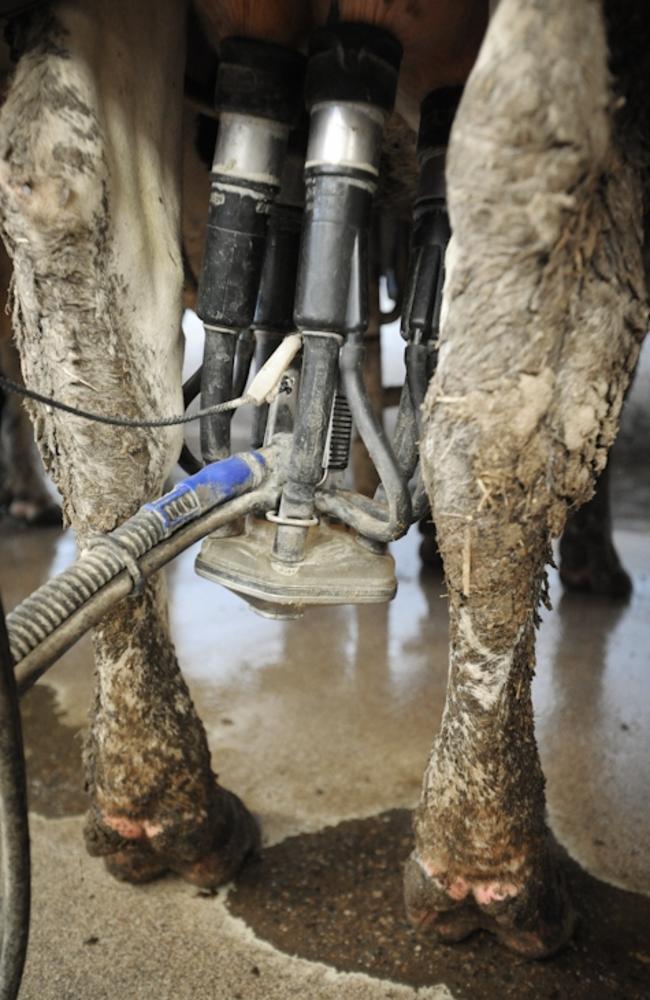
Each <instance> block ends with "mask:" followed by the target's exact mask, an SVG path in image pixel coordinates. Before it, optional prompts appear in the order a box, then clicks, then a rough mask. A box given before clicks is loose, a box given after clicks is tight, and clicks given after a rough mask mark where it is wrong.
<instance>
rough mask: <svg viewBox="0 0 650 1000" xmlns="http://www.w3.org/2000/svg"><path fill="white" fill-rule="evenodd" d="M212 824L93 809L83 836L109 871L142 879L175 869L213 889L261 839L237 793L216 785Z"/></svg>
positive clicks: (124, 878) (232, 873)
mask: <svg viewBox="0 0 650 1000" xmlns="http://www.w3.org/2000/svg"><path fill="white" fill-rule="evenodd" d="M215 791H216V794H215V799H214V801H213V808H212V810H211V815H212V820H211V825H210V829H209V830H206V827H205V823H203V824H201V825H200V827H199V828H198V829H192V828H189V829H183V830H180V829H178V828H177V827H174V828H168V829H165V827H164V825H161V824H157V823H154V822H150V821H147V820H144V819H133V818H130V817H128V818H127V817H118V816H113V815H111V816H106V815H103V816H100V814H99V812H98V811H97V810H93V811H91V812H90V814H89V816H88V819H87V822H86V827H85V830H84V838H85V841H86V848H87V850H88V853H89V854H91V855H93V856H95V857H103V858H104V863H105V865H106V869H107V871H108V872H109V873H110V874H111V875H113V876H114V877H115V878H117V879H119V880H120V881H123V882H131V883H133V884H136V885H137V884H141V883H144V882H150V881H152V880H153V879H156V878H159V877H160V876H162V875H165V874H166V873H167V872H174V873H175V874H177V875H180V876H181V877H182V878H184V879H185V880H186V881H187V882H191V883H192V884H193V885H197V886H200V887H201V888H204V889H215V888H217V886H219V885H223V884H224V883H225V882H229V881H230V880H231V879H232V878H233V877H234V876H235V875H236V874H237V872H238V870H239V869H240V868H241V866H242V865H243V864H244V862H245V861H246V859H247V858H248V857H249V856H251V855H253V854H255V853H256V852H257V851H258V849H259V845H260V833H259V828H258V825H257V822H256V821H255V819H254V818H253V816H252V815H251V813H249V811H248V809H247V808H246V806H245V805H244V804H243V802H241V800H240V799H239V798H238V797H237V796H236V795H235V794H234V793H233V792H229V791H227V790H226V789H225V788H221V787H220V786H219V785H216V789H215Z"/></svg>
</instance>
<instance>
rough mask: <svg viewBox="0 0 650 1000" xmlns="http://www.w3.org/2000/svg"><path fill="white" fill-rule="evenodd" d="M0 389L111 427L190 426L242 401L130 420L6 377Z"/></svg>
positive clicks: (2, 378) (3, 376)
mask: <svg viewBox="0 0 650 1000" xmlns="http://www.w3.org/2000/svg"><path fill="white" fill-rule="evenodd" d="M0 387H2V388H3V389H6V390H8V392H13V393H15V394H16V395H17V396H26V397H27V399H34V400H35V401H36V402H37V403H44V404H45V405H46V406H53V407H54V409H56V410H63V412H64V413H72V414H73V416H75V417H82V418H83V419H84V420H94V421H95V422H96V423H98V424H111V425H112V426H113V427H174V426H176V425H177V424H191V423H192V421H193V420H199V419H200V418H201V417H210V416H212V414H213V413H223V412H224V411H225V410H234V409H236V407H237V406H241V404H242V402H244V400H242V399H229V400H227V401H226V402H225V403H215V404H214V406H206V408H205V409H204V410H197V411H196V413H192V414H190V415H189V416H188V415H187V414H184V415H183V416H175V417H162V418H160V419H159V420H131V419H130V418H129V417H108V416H105V415H104V414H102V413H90V412H89V411H88V410H80V409H77V407H76V406H69V405H68V403H62V402H61V401H60V400H58V399H52V397H51V396H44V395H43V394H42V393H40V392H35V391H34V390H33V389H28V388H27V387H26V386H24V385H19V384H18V382H13V381H12V380H11V379H10V378H7V377H6V375H0Z"/></svg>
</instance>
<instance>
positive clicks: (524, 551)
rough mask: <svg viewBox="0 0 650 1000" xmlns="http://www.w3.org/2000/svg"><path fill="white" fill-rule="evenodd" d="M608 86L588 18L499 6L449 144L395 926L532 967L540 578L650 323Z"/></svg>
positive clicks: (581, 496) (539, 907) (584, 4)
mask: <svg viewBox="0 0 650 1000" xmlns="http://www.w3.org/2000/svg"><path fill="white" fill-rule="evenodd" d="M610 87H611V84H610V79H609V76H608V69H607V48H606V41H605V32H604V27H603V23H602V15H601V8H600V5H599V4H597V3H593V2H590V0H576V2H575V3H572V4H566V3H564V0H538V2H537V3H535V4H530V3H528V2H527V0H502V2H501V4H500V6H499V8H498V11H497V13H496V15H495V18H494V19H493V21H492V22H491V25H490V28H489V30H488V35H487V38H486V42H485V44H484V48H483V50H482V52H481V55H480V56H479V60H478V62H477V64H476V66H475V68H474V71H473V73H472V76H471V77H470V81H469V82H468V85H467V88H466V91H465V95H464V98H463V101H462V103H461V107H460V110H459V113H458V118H457V120H456V124H455V126H454V132H453V134H452V142H451V147H450V154H449V169H448V180H449V202H450V210H451V217H452V228H453V231H454V240H455V241H456V242H455V251H454V252H453V253H452V255H451V257H452V259H451V267H450V272H449V285H448V289H447V293H446V294H447V307H448V311H447V314H446V319H445V321H444V323H443V332H442V337H441V346H440V361H439V368H438V373H437V376H436V378H435V379H434V382H433V383H432V386H431V388H430V392H429V396H428V400H427V407H426V409H427V416H426V432H425V434H424V443H423V463H424V466H425V475H426V478H427V482H428V486H429V488H430V492H431V496H432V502H433V514H434V518H435V523H436V526H437V530H438V540H439V544H440V549H441V552H442V555H443V560H444V564H445V572H446V578H447V584H448V591H449V605H450V624H451V657H450V676H449V686H448V694H447V704H446V708H445V712H444V716H443V721H442V725H441V729H440V733H439V735H438V736H437V738H436V740H435V743H434V747H433V752H432V755H431V759H430V762H429V765H428V769H427V772H426V775H425V780H424V786H423V793H422V799H421V803H420V806H419V809H418V811H417V814H416V820H415V830H416V846H415V851H414V852H413V855H412V856H411V859H410V861H409V863H408V865H407V870H406V900H407V906H408V909H409V912H410V915H411V917H412V919H413V920H414V922H416V923H419V924H421V925H428V926H431V927H433V928H435V929H437V931H438V932H439V934H440V935H441V936H442V937H443V938H446V939H448V940H456V939H458V938H460V937H462V936H464V935H466V934H467V933H469V932H471V931H472V930H474V929H476V928H477V927H486V928H489V929H490V930H492V931H495V932H496V933H498V934H499V936H500V937H501V938H502V940H503V941H504V942H505V943H506V944H508V945H509V946H510V947H512V948H513V949H515V950H517V951H519V952H521V953H523V954H525V955H528V956H531V957H532V956H540V955H544V954H547V953H549V952H552V951H553V950H555V949H556V948H558V947H559V946H560V945H561V944H562V943H563V942H564V941H565V940H566V937H567V936H568V934H569V933H570V931H571V927H572V915H571V909H570V906H569V904H568V901H567V899H566V896H565V891H564V888H563V883H562V877H561V872H560V871H559V869H558V868H557V867H556V865H555V863H554V861H553V857H552V854H551V852H550V850H549V844H548V832H547V828H546V825H545V818H544V779H543V776H542V771H541V767H540V763H539V758H538V753H537V747H536V744H535V736H534V729H533V711H532V705H531V691H530V689H531V678H532V675H533V670H534V641H535V627H536V624H537V614H538V606H539V602H540V600H542V601H543V599H544V595H545V574H544V564H545V562H546V560H547V558H548V555H549V541H550V538H551V536H552V535H555V534H558V533H559V532H560V530H561V529H562V526H563V523H564V520H565V516H566V511H567V508H568V507H569V506H570V505H572V504H575V503H578V502H581V501H583V500H585V499H586V498H587V497H588V496H589V495H590V492H591V490H592V487H593V482H594V479H595V476H596V474H597V473H598V471H599V470H601V469H602V468H603V466H604V464H605V461H606V456H607V449H608V447H609V445H610V444H611V442H612V439H613V436H614V433H615V429H616V423H617V419H618V413H619V410H620V406H621V402H622V399H623V395H624V392H625V388H626V385H627V383H628V381H629V378H630V374H631V371H632V369H633V366H634V363H635V361H636V358H637V356H638V351H639V345H640V342H641V339H642V337H643V334H644V332H645V329H646V322H647V309H646V291H645V284H644V277H643V269H642V259H641V256H642V255H641V244H642V233H641V221H640V220H641V219H642V214H643V213H642V210H641V197H640V182H639V179H638V176H637V174H636V173H635V171H634V170H633V169H632V168H631V167H630V166H629V165H628V162H629V161H628V157H627V150H628V147H627V138H626V136H627V133H625V132H624V129H623V123H622V122H620V121H619V117H618V115H620V112H619V113H618V115H617V113H616V112H615V111H613V108H614V107H615V106H616V105H615V102H614V100H613V95H612V93H611V89H610ZM619 107H620V105H619Z"/></svg>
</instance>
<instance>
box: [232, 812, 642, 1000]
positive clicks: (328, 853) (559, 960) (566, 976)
mask: <svg viewBox="0 0 650 1000" xmlns="http://www.w3.org/2000/svg"><path fill="white" fill-rule="evenodd" d="M411 846H412V833H411V824H410V814H409V813H408V812H407V811H406V810H391V811H389V812H385V813H382V814H381V815H380V816H375V817H372V818H371V819H365V820H351V821H349V822H344V823H340V824H339V825H338V826H334V827H327V828H326V829H324V830H322V831H320V832H319V833H317V834H311V835H302V836H298V837H291V838H289V839H287V840H285V841H283V842H282V843H281V844H278V845H276V846H274V847H271V848H269V849H268V850H266V851H265V852H264V854H263V856H262V858H261V859H260V860H259V861H258V862H255V863H252V864H250V865H249V866H247V867H246V868H245V870H244V871H243V872H242V874H241V876H240V877H239V879H238V881H237V886H236V889H235V891H233V892H232V893H230V895H229V897H228V901H227V905H228V908H229V909H230V911H231V912H232V913H233V914H234V915H235V916H238V917H241V918H243V919H244V920H245V921H246V923H247V924H248V925H249V926H250V927H251V928H252V929H253V930H254V932H255V933H256V934H257V935H259V937H261V938H264V939H265V940H267V941H270V942H271V943H272V944H273V945H275V947H277V948H279V949H280V950H282V951H284V952H288V953H290V954H293V955H299V956H301V957H303V958H307V959H310V960H312V961H320V962H325V963H327V964H329V965H333V966H335V967H336V968H337V969H339V970H342V971H355V972H364V973H366V974H367V975H371V976H376V977H378V978H381V979H391V980H394V981H397V982H401V983H406V984H410V985H412V986H415V987H419V986H424V985H432V984H436V983H440V982H444V983H446V985H447V986H448V987H449V989H450V990H451V992H452V994H453V996H454V997H455V998H457V1000H470V998H471V1000H494V997H499V998H508V997H510V998H517V1000H542V998H549V1000H550V998H556V1000H564V998H566V997H571V998H572V1000H601V998H602V1000H605V998H607V1000H615V998H621V1000H623V998H625V1000H642V998H645V997H647V996H648V995H650V947H649V944H648V927H650V899H649V898H648V897H646V896H640V895H637V894H635V893H631V892H624V891H622V890H620V889H615V888H613V887H612V886H610V885H607V884H605V883H604V882H599V881H598V880H597V879H595V878H593V877H592V876H591V875H588V874H587V873H586V872H584V871H583V870H582V869H581V868H580V867H579V866H578V865H577V864H576V863H575V862H573V861H571V860H570V859H569V858H568V857H567V856H566V855H565V854H564V852H561V853H562V856H563V863H564V864H565V866H566V871H567V877H568V881H569V885H570V888H571V891H572V895H573V897H574V899H575V900H576V901H577V903H578V908H579V911H580V921H579V924H578V928H577V931H576V934H575V936H574V938H573V940H572V941H571V943H570V944H569V945H568V946H567V947H566V948H565V949H564V951H562V952H561V953H560V954H559V955H557V956H556V957H555V958H553V959H550V960H547V961H543V962H528V961H526V960H524V959H522V958H519V957H517V956H515V955H512V954H510V953H508V952H506V951H504V950H503V948H501V947H500V946H499V945H498V944H497V943H496V941H495V940H494V939H493V938H492V937H491V936H490V935H488V934H486V933H484V932H479V933H478V934H475V935H474V936H473V937H471V938H469V939H468V940H467V941H464V942H462V943H461V944H458V945H454V946H447V945H440V944H436V943H435V942H434V941H433V940H432V938H431V937H430V936H427V935H425V934H421V933H418V932H416V931H414V930H413V929H412V928H411V927H410V926H409V925H408V924H407V922H406V919H405V917H404V906H403V902H402V865H403V862H404V861H405V859H406V857H407V855H408V853H409V851H410V849H411ZM558 851H560V849H559V848H558Z"/></svg>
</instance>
